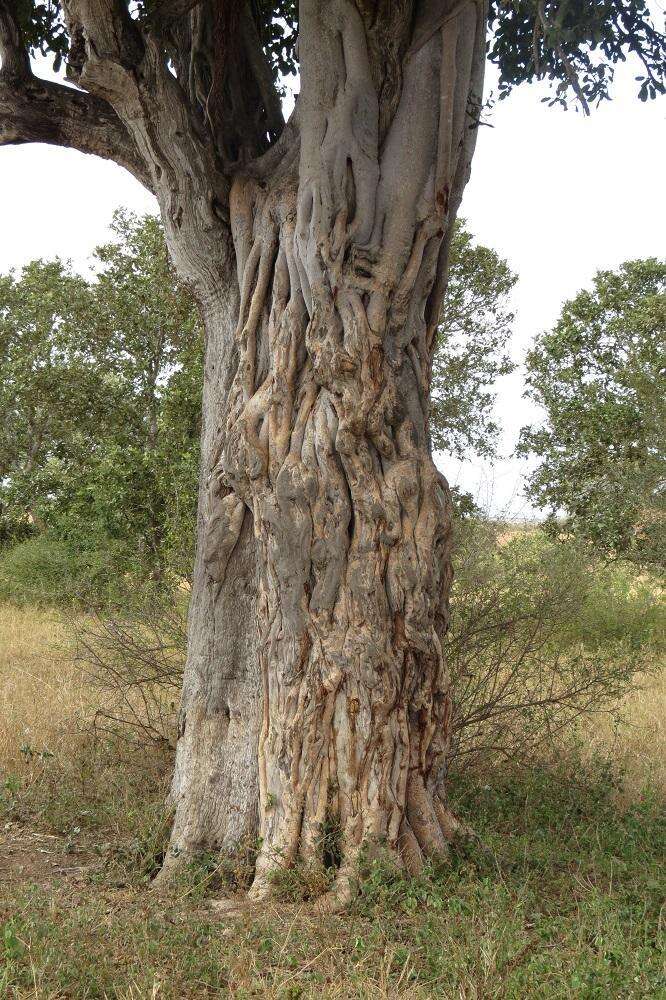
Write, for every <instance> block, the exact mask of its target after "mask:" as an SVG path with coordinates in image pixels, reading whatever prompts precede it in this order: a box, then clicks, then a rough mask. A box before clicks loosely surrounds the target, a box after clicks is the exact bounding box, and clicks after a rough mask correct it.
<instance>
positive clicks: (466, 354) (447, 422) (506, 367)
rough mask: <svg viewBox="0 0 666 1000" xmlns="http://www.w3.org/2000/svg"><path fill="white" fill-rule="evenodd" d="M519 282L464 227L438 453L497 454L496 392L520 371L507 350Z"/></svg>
mask: <svg viewBox="0 0 666 1000" xmlns="http://www.w3.org/2000/svg"><path fill="white" fill-rule="evenodd" d="M517 280H518V277H517V275H515V274H514V273H513V272H512V271H511V269H510V267H509V265H508V264H507V262H506V261H505V260H503V259H502V258H501V257H500V256H499V254H497V253H496V252H495V251H494V250H492V249H490V248H489V247H485V246H483V245H481V244H478V243H475V242H474V237H473V236H472V234H471V233H470V232H469V230H468V229H467V227H466V226H465V223H464V222H463V221H460V222H458V224H457V225H456V230H455V235H454V237H453V240H452V242H451V253H450V258H449V271H448V280H447V286H446V296H445V298H444V302H443V305H442V312H441V315H440V324H439V327H438V330H437V341H436V344H435V353H434V356H433V362H432V375H431V380H430V406H431V410H430V429H431V433H432V440H433V445H434V447H435V448H437V449H440V450H442V451H446V452H449V453H450V454H453V455H455V456H456V458H459V459H461V460H462V459H463V458H464V457H465V456H468V455H469V453H470V452H475V453H476V454H477V455H481V456H483V457H484V458H493V457H494V456H495V455H496V446H497V436H498V434H499V427H498V426H497V424H496V423H495V421H494V419H493V405H494V402H495V394H494V392H493V391H492V387H493V386H494V385H495V384H496V382H497V379H498V378H499V377H500V376H502V375H508V374H510V373H511V372H512V371H514V369H515V365H514V364H513V362H512V361H511V359H510V357H509V355H508V354H507V350H506V348H507V344H508V343H509V342H510V340H511V334H512V329H511V328H512V324H513V320H514V316H513V313H512V312H511V311H510V309H509V305H508V297H509V295H510V293H511V290H512V289H513V287H514V285H515V284H516V282H517Z"/></svg>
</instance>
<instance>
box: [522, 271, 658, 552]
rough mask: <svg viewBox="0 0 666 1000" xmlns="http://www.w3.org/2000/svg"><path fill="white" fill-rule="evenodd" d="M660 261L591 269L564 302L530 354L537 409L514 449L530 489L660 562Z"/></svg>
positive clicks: (601, 536) (575, 522)
mask: <svg viewBox="0 0 666 1000" xmlns="http://www.w3.org/2000/svg"><path fill="white" fill-rule="evenodd" d="M665 372H666V263H664V262H662V261H659V260H657V259H655V258H648V259H647V260H635V261H629V262H627V263H626V264H623V265H622V267H620V268H619V270H617V271H600V272H599V273H598V274H597V275H596V277H595V278H594V282H593V287H592V289H591V290H590V291H582V292H580V293H579V294H578V295H577V296H576V297H575V298H574V299H572V300H571V301H570V302H567V303H565V305H564V307H563V309H562V313H561V316H560V319H559V320H558V322H557V324H556V325H555V327H554V328H553V330H552V331H550V332H547V333H544V334H542V335H541V336H540V337H538V338H537V341H536V343H535V346H534V348H533V349H532V350H531V351H530V353H529V354H528V357H527V373H528V378H527V381H528V393H529V395H530V396H531V398H532V399H534V400H535V401H536V402H537V403H539V404H540V405H541V406H542V407H543V408H544V410H545V411H546V423H545V425H544V426H543V427H527V428H523V431H522V435H521V443H520V451H521V452H522V453H523V454H533V455H536V456H537V457H538V458H539V460H540V464H539V466H538V468H537V470H536V472H535V473H534V474H533V475H532V477H531V480H530V483H529V489H528V493H529V496H530V498H531V499H532V501H533V502H534V503H536V504H537V505H538V506H540V507H544V508H550V511H551V529H552V530H553V531H554V532H556V533H557V532H559V531H561V530H562V526H561V525H560V524H559V523H558V522H557V520H556V517H555V515H557V513H558V512H559V511H563V512H564V513H565V515H566V517H567V521H566V528H567V529H568V530H570V531H572V532H574V533H575V534H577V535H580V536H581V537H582V538H585V539H588V540H589V541H591V542H592V543H594V545H595V546H597V547H598V548H600V549H601V550H602V551H604V552H606V553H609V554H617V553H621V554H624V555H626V556H629V557H631V558H634V559H637V560H639V561H645V562H652V563H656V564H660V565H662V566H663V565H664V563H665V562H666V549H665V545H664V519H665V517H666V508H665V500H666V496H665V492H664V491H665V484H666V450H665V446H664V428H665V427H666V402H665V401H666V374H665Z"/></svg>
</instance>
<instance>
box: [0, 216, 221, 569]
mask: <svg viewBox="0 0 666 1000" xmlns="http://www.w3.org/2000/svg"><path fill="white" fill-rule="evenodd" d="M112 229H113V231H114V234H115V237H116V238H115V240H113V241H112V242H110V243H109V244H107V245H106V246H103V247H99V248H98V250H97V251H96V254H95V259H94V263H95V265H96V267H97V270H98V274H97V278H96V280H95V281H94V282H86V281H84V280H83V279H82V278H80V277H77V276H75V275H73V274H72V273H71V271H69V270H68V269H67V268H65V267H64V266H63V265H62V264H61V263H60V262H59V261H55V262H53V263H43V262H39V261H37V262H33V263H31V264H29V265H27V266H26V267H25V268H24V269H23V272H22V273H21V275H20V276H19V277H15V276H13V275H9V276H7V277H5V278H2V279H1V280H0V347H1V350H2V357H3V373H4V379H3V385H2V389H1V390H0V413H1V414H2V417H3V419H2V430H1V431H0V456H1V458H2V467H1V474H0V502H1V504H2V508H3V515H4V522H5V525H6V529H7V531H8V533H10V534H11V530H12V528H13V531H14V534H15V533H16V530H17V528H21V527H23V526H25V524H26V522H27V521H28V520H31V521H32V522H33V523H34V524H35V525H37V526H39V527H40V528H48V529H49V531H50V533H51V535H52V536H55V537H57V538H59V539H61V540H64V541H66V542H69V543H71V544H72V545H73V546H74V547H75V549H76V551H90V550H95V549H99V550H101V551H103V552H106V553H107V554H108V555H109V557H110V562H111V565H112V566H115V569H116V571H119V572H120V571H122V572H126V571H127V570H128V569H134V570H137V569H140V570H141V571H143V572H151V573H160V572H161V571H163V570H164V569H165V568H166V566H167V565H171V568H174V569H178V570H180V572H182V571H183V566H182V563H183V558H182V549H183V548H185V549H186V550H188V551H191V545H189V544H188V539H189V538H190V537H191V533H192V531H191V525H192V522H193V521H194V516H195V511H196V498H195V497H196V486H195V485H194V484H195V483H196V477H197V474H198V439H199V433H200V400H201V367H202V366H201V355H202V343H201V335H200V330H199V325H198V320H197V314H196V310H195V308H194V304H193V302H192V299H191V298H190V296H189V295H188V294H187V293H186V292H185V290H184V289H183V288H182V286H180V285H179V284H178V282H177V281H176V280H175V278H174V275H173V272H172V270H171V268H170V265H169V262H168V257H167V252H166V245H165V242H164V235H163V232H162V228H161V226H160V223H159V221H158V220H157V219H155V218H152V217H150V216H148V217H146V218H145V219H138V218H136V217H134V216H131V215H129V214H128V213H122V212H121V213H117V214H116V216H115V217H114V221H113V226H112ZM174 560H175V563H176V564H180V565H174Z"/></svg>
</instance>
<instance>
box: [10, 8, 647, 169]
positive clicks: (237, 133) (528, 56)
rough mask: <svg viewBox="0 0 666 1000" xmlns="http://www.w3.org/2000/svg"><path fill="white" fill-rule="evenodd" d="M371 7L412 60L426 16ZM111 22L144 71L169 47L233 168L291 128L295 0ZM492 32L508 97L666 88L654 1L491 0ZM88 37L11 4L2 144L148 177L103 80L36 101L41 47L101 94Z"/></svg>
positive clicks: (380, 57)
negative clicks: (286, 118) (88, 71)
mask: <svg viewBox="0 0 666 1000" xmlns="http://www.w3.org/2000/svg"><path fill="white" fill-rule="evenodd" d="M425 6H426V8H427V10H426V12H425V24H426V25H429V24H432V25H433V26H434V28H433V30H435V29H436V26H437V24H438V23H439V22H441V21H442V18H446V17H448V16H449V15H452V14H453V12H454V11H455V9H456V7H457V6H458V5H456V3H454V2H451V0H448V2H446V3H443V4H441V5H440V4H433V3H431V4H429V5H428V4H426V5H425ZM357 7H358V9H359V12H360V13H361V15H362V17H363V18H364V20H365V21H366V23H367V24H368V25H369V26H370V30H371V37H372V46H373V47H374V48H375V49H376V52H374V55H373V59H374V60H375V61H376V63H377V66H380V65H384V64H386V63H387V61H388V62H392V61H395V62H396V65H398V62H397V60H398V59H399V57H401V56H403V55H404V51H402V52H401V51H400V50H401V48H402V49H403V50H404V48H405V47H406V46H407V45H408V44H409V33H407V32H405V31H403V27H404V25H405V24H409V23H410V22H411V20H412V15H413V11H414V9H415V8H414V6H413V4H411V3H407V2H401V3H393V0H390V2H389V0H358V3H357ZM107 14H108V15H109V16H110V17H111V20H112V22H113V24H114V25H115V28H114V33H115V36H116V39H117V44H118V48H119V53H120V55H121V59H122V62H123V65H125V66H127V67H130V66H132V65H138V63H139V62H140V60H141V58H142V56H143V53H144V52H145V49H146V44H147V42H148V40H150V43H151V45H156V46H157V49H158V50H161V52H162V55H163V57H164V58H165V59H167V60H168V61H169V65H170V67H171V69H172V72H173V74H174V75H175V76H176V78H177V79H178V80H179V82H180V84H181V89H182V95H183V96H184V97H186V98H187V106H188V114H190V115H193V116H194V121H195V123H196V128H197V130H198V132H199V134H200V136H201V137H202V138H203V137H205V138H206V139H207V140H209V141H212V143H213V146H214V147H215V149H216V152H217V154H218V157H219V158H220V164H221V165H222V166H232V165H233V164H235V163H238V162H239V161H243V160H247V159H248V158H249V157H252V156H256V155H258V154H260V153H261V152H263V151H264V150H265V149H266V148H267V147H268V146H269V145H270V144H271V143H273V142H274V141H275V140H276V139H277V137H278V136H279V134H280V132H281V131H282V129H283V125H284V122H283V117H282V111H281V107H280V93H281V82H280V81H281V79H282V78H284V77H285V76H286V75H288V74H293V73H297V72H298V65H299V64H298V46H297V40H298V36H299V22H298V4H297V3H296V2H295V0H276V2H268V0H247V2H246V3H238V2H231V0H226V2H219V3H212V2H210V0H199V2H197V0H140V2H137V3H129V2H128V0H113V2H112V3H110V4H109V10H108V12H107ZM105 16H106V15H105ZM438 19H439V21H438ZM488 25H489V41H488V57H489V59H490V60H491V62H493V63H494V64H495V65H497V67H498V69H499V80H500V96H502V97H504V96H506V95H507V94H508V93H509V92H510V91H511V90H512V89H513V88H514V87H515V86H517V85H519V84H521V83H524V82H528V81H532V80H535V79H541V78H545V79H547V80H548V81H549V82H550V83H551V85H552V86H551V92H550V97H549V98H546V100H549V101H550V103H560V104H563V105H566V104H568V103H569V102H570V101H571V99H572V98H573V99H574V100H575V101H576V102H577V103H578V104H579V105H580V106H582V107H583V108H584V109H585V110H586V111H587V110H589V108H590V107H591V106H592V105H594V104H598V103H599V102H600V101H602V100H605V99H607V98H609V97H610V96H611V85H612V79H613V67H614V66H615V65H616V64H617V63H618V62H622V61H624V60H626V59H627V57H629V56H634V57H636V59H637V67H639V69H640V71H639V72H638V73H637V76H636V80H637V83H638V94H639V97H640V98H641V99H642V100H646V99H648V98H653V97H655V96H656V95H657V94H660V93H663V92H664V89H665V85H666V69H665V66H666V43H665V36H664V34H663V33H662V32H661V31H659V30H658V28H657V27H656V26H655V24H654V22H653V19H652V17H651V15H650V9H649V4H648V3H647V2H646V0H602V2H599V0H491V2H490V3H489V5H488ZM424 30H426V29H424ZM84 36H85V32H84V28H83V22H82V21H81V20H80V19H79V17H78V16H77V6H76V4H73V3H61V2H60V0H41V2H38V0H2V3H0V57H1V59H2V70H0V143H3V142H25V141H35V140H39V141H46V142H56V143H58V144H62V145H73V146H75V147H76V148H79V149H83V150H84V151H87V152H95V153H97V154H99V155H102V156H107V157H110V158H112V159H115V160H117V162H120V163H122V164H123V165H124V166H126V167H128V169H130V170H131V171H132V172H134V173H135V174H136V176H138V177H139V178H140V179H141V180H142V181H144V182H147V177H146V174H145V170H144V168H143V165H142V163H141V157H140V156H139V155H138V154H137V150H136V149H135V148H133V143H132V141H131V139H130V138H129V136H128V135H127V134H126V132H125V129H124V128H123V127H122V126H121V125H120V123H119V122H118V121H117V119H115V117H114V116H113V115H112V114H110V107H109V105H108V104H107V101H106V100H105V97H104V94H105V91H104V89H103V88H101V89H100V88H99V87H98V86H97V85H95V86H93V88H92V91H91V93H93V94H94V95H95V96H94V97H92V98H91V99H90V100H84V99H82V98H81V97H77V96H76V92H73V91H72V90H71V89H70V88H67V87H63V86H61V85H59V84H55V83H47V84H44V85H42V84H40V85H39V87H40V96H41V102H36V101H35V100H34V98H35V97H36V96H37V95H36V92H33V91H34V88H35V86H37V85H36V84H35V83H34V77H33V76H32V74H31V70H30V66H29V56H30V55H33V56H34V55H35V54H37V53H41V54H42V55H50V56H52V57H53V65H54V67H55V69H56V70H59V69H60V67H61V64H62V63H63V61H64V62H65V63H66V67H67V77H68V79H69V80H70V81H71V82H73V83H75V84H79V85H80V86H82V87H83V89H84V90H86V89H88V86H87V81H86V80H85V79H83V77H82V72H83V66H84V43H85V37H84ZM398 72H399V71H398ZM84 75H85V74H84ZM476 114H477V117H478V109H477V112H476ZM3 119H4V121H3Z"/></svg>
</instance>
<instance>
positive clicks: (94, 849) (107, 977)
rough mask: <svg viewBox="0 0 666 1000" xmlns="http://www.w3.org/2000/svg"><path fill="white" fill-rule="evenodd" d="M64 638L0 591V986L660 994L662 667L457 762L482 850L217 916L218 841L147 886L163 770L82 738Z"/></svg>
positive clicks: (240, 993) (55, 998) (55, 624)
mask: <svg viewBox="0 0 666 1000" xmlns="http://www.w3.org/2000/svg"><path fill="white" fill-rule="evenodd" d="M66 641H67V640H66V630H65V628H64V626H63V625H62V623H61V621H60V619H59V618H58V617H57V616H54V615H53V614H52V613H50V612H49V613H47V612H38V613H37V612H35V610H34V609H19V608H13V607H8V606H5V607H4V608H1V609H0V650H2V652H0V717H1V718H2V728H1V729H0V733H1V734H2V736H1V743H0V754H1V757H0V785H1V786H2V802H1V808H0V996H7V997H9V998H11V1000H27V998H36V1000H61V998H76V1000H78V998H100V1000H101V998H114V1000H115V998H118V1000H125V998H128V1000H129V998H132V1000H138V998H144V997H145V998H164V1000H187V998H190V997H193V998H194V997H208V996H211V997H215V996H217V997H227V996H232V997H239V998H250V997H262V998H264V997H265V998H296V997H303V998H309V997H312V998H314V997H317V998H321V997H331V998H353V997H363V998H365V997H377V998H381V997H385V998H402V997H404V998H407V997H409V998H416V1000H419V998H427V997H445V998H451V1000H453V998H456V1000H472V998H474V1000H481V998H483V1000H486V998H515V1000H524V998H532V997H534V998H537V997H539V998H542V997H546V998H551V997H552V998H556V997H557V998H568V997H572V996H573V997H581V998H588V997H599V998H604V1000H606V998H614V997H619V998H629V997H636V998H639V997H650V998H651V997H659V996H664V995H666V975H665V973H664V963H663V955H664V951H663V944H664V940H663V937H664V923H665V921H664V896H665V892H664V889H665V885H664V875H663V865H662V859H663V845H664V843H665V842H666V829H665V827H664V809H663V805H664V801H665V793H666V783H665V782H664V760H663V756H664V755H663V747H664V741H663V736H664V723H665V720H666V712H665V711H664V704H663V702H664V691H665V685H664V682H663V680H662V681H659V682H652V683H651V686H648V687H647V688H646V690H645V691H643V692H641V693H638V694H636V695H635V696H633V700H632V702H631V706H630V707H631V715H632V718H633V720H634V725H633V728H628V729H625V730H622V731H620V732H619V733H617V734H613V733H612V731H610V730H608V729H604V727H603V725H602V724H601V723H597V724H596V725H595V726H593V727H592V728H591V729H590V730H589V731H588V733H587V735H586V738H585V740H584V741H583V744H582V746H581V747H580V748H579V749H578V750H576V749H575V748H571V749H569V750H568V751H567V755H565V756H562V755H560V758H559V759H558V760H557V761H555V760H550V761H548V760H543V761H540V762H538V764H535V766H534V768H531V769H530V770H525V769H522V770H518V769H507V768H504V769H502V770H501V771H499V772H492V773H490V772H488V773H477V774H475V775H459V776H458V777H457V778H456V779H455V782H454V784H455V795H456V805H457V807H458V808H459V810H460V811H461V812H462V813H463V814H464V815H465V816H466V817H468V818H469V819H471V820H472V821H473V822H474V824H475V826H476V827H477V829H478V831H479V833H480V834H481V836H482V837H483V839H484V841H485V843H486V845H487V846H488V847H489V848H490V854H489V855H482V854H478V855H477V854H474V853H472V854H468V855H467V856H459V857H457V858H456V859H455V860H454V863H453V864H452V865H451V866H450V867H448V868H442V869H440V870H437V869H432V870H429V871H427V872H426V873H425V874H424V875H423V876H422V877H420V878H419V879H417V880H411V881H408V880H405V879H403V878H401V877H399V876H397V875H396V874H395V872H393V871H392V870H390V869H388V868H385V867H384V866H383V865H382V863H381V862H380V861H374V862H372V863H368V866H367V868H366V872H365V874H366V881H365V883H364V889H363V892H362V893H361V895H360V896H359V898H358V900H357V901H356V902H355V904H354V905H353V906H352V908H351V910H350V912H349V913H348V914H346V915H344V916H330V917H326V918H320V917H318V916H317V915H316V914H315V913H314V912H313V910H312V907H311V905H310V904H309V902H308V900H307V899H305V900H304V899H303V898H302V897H303V895H307V890H308V873H302V874H301V877H299V878H298V879H296V878H292V879H289V878H287V879H285V880H284V884H280V885H279V886H278V889H279V895H280V900H279V901H278V902H276V903H275V904H272V905H270V906H265V905H263V906H262V907H260V908H257V907H248V906H241V907H240V908H239V909H238V910H236V911H235V912H234V913H233V915H229V914H225V913H220V912H218V911H215V910H213V909H212V908H211V906H210V900H211V898H213V897H215V896H219V895H220V894H221V893H222V892H223V891H226V892H229V891H230V890H229V886H230V885H232V884H233V877H232V876H233V875H234V873H233V872H229V871H227V870H226V869H225V870H224V871H221V870H220V869H219V867H218V866H217V865H216V861H215V859H212V858H211V859H207V860H206V859H205V860H204V862H202V864H201V865H199V866H197V867H196V868H192V869H191V871H189V872H188V873H186V875H185V877H184V878H183V881H182V884H181V885H179V887H178V891H177V893H176V895H175V896H174V897H173V898H170V899H168V900H165V899H163V898H160V897H158V896H156V895H155V894H154V893H151V891H150V878H151V875H152V874H153V873H154V871H155V869H156V866H157V865H158V864H159V858H160V851H161V850H162V848H163V845H164V835H165V830H166V828H165V821H164V818H163V816H162V813H161V809H160V808H159V795H160V787H161V786H160V781H162V780H163V779H162V776H160V775H159V774H153V775H150V774H148V775H147V774H146V772H145V771H143V770H141V767H140V766H139V765H138V764H137V766H136V768H135V769H134V771H133V770H132V768H128V767H127V766H126V765H123V767H119V766H118V765H116V766H115V768H114V764H113V761H112V760H110V759H107V758H106V757H104V755H102V756H97V757H95V758H94V760H93V759H92V758H91V752H92V751H91V748H90V746H89V745H88V744H87V743H86V739H87V737H86V734H85V730H84V728H83V727H82V721H83V719H84V717H85V714H86V712H87V711H88V710H89V708H90V705H91V704H92V703H93V702H94V700H95V697H98V693H97V692H94V691H91V690H89V689H87V688H86V687H85V685H83V684H82V682H81V679H80V675H77V673H76V670H75V668H74V666H73V665H72V664H71V663H70V661H69V659H68V656H67V652H66V648H65V647H66ZM47 747H48V752H45V748H47ZM223 887H226V888H224V890H223ZM3 952H4V954H3Z"/></svg>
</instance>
